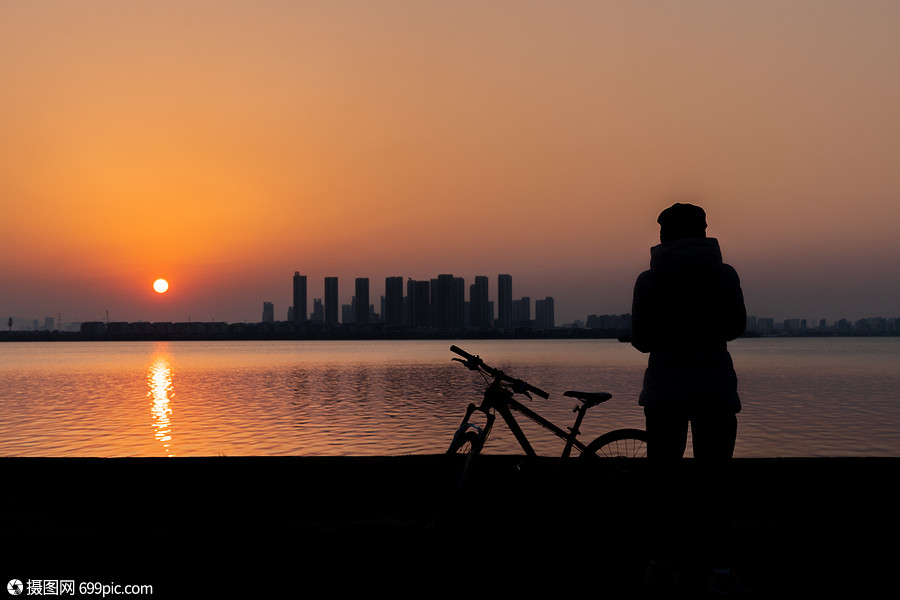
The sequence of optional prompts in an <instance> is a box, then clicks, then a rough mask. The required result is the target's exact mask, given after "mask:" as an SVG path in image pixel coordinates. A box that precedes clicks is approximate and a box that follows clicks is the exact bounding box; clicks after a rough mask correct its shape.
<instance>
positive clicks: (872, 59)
mask: <svg viewBox="0 0 900 600" xmlns="http://www.w3.org/2000/svg"><path fill="white" fill-rule="evenodd" d="M0 82H2V92H0V207H2V210H0V252H2V258H0V311H2V313H3V314H2V317H3V321H4V322H5V320H6V317H7V316H14V317H19V318H23V319H40V320H41V322H43V318H44V317H45V316H53V317H54V318H56V317H57V315H61V316H62V319H63V321H66V322H67V321H75V320H101V319H105V318H106V311H109V318H110V320H116V321H137V320H149V321H183V320H187V319H188V318H191V319H192V320H198V321H200V320H203V321H206V320H224V321H232V322H234V321H258V320H259V319H260V317H261V312H262V303H263V301H271V302H274V303H275V311H276V318H279V319H284V318H285V317H286V314H287V308H288V306H289V305H290V303H291V276H292V275H293V273H294V271H300V272H301V273H303V274H305V275H307V276H308V278H309V290H310V300H309V305H310V307H311V306H312V298H314V297H321V296H322V289H323V279H324V277H326V276H338V277H340V280H341V289H340V292H341V297H342V298H341V300H342V302H344V303H349V301H350V296H351V294H352V293H353V285H352V281H353V279H354V278H356V277H369V278H370V280H371V285H372V292H371V293H372V298H373V299H374V298H377V297H378V296H379V295H380V294H381V293H383V286H384V278H385V277H386V276H393V275H399V276H403V277H405V278H409V277H411V278H414V279H429V278H432V277H436V276H437V275H438V274H440V273H452V274H454V275H457V276H461V277H465V278H466V280H467V284H468V283H471V282H472V280H473V278H474V276H476V275H487V276H489V277H490V281H491V297H492V299H493V298H494V297H495V295H496V278H497V275H498V274H499V273H509V274H511V275H512V277H513V295H514V297H516V298H518V297H521V296H530V297H531V298H532V301H534V300H535V299H538V298H543V297H545V296H553V297H554V298H555V299H556V312H557V315H556V320H557V323H563V322H568V321H571V320H573V319H584V318H585V317H586V316H587V315H588V314H591V313H597V314H604V313H624V312H629V311H630V308H631V293H632V286H633V283H634V279H635V277H636V276H637V274H638V273H639V272H640V271H641V270H642V269H644V268H646V267H647V265H648V262H649V248H650V246H651V245H653V244H655V243H657V242H658V226H657V224H656V216H657V214H658V213H659V211H660V210H662V209H663V208H665V207H666V206H668V205H669V204H671V203H672V202H673V201H675V200H685V199H688V200H691V201H695V202H696V203H698V204H701V205H702V206H704V207H705V208H706V210H707V213H708V222H709V230H708V234H709V235H710V236H713V237H717V238H719V240H720V243H721V246H722V250H723V255H724V258H725V260H726V262H729V263H730V264H732V265H734V266H735V268H737V270H738V272H739V273H740V275H741V278H742V283H743V287H744V293H745V297H746V301H747V308H748V311H749V312H750V313H751V314H754V315H757V316H770V317H774V318H776V319H784V318H789V317H800V318H815V319H819V318H825V319H828V320H829V321H831V320H834V319H838V318H843V317H845V318H849V319H858V318H862V317H869V316H900V266H898V265H900V235H898V234H900V164H898V163H900V2H896V1H895V0H884V1H875V0H856V1H850V0H847V1H835V0H790V1H787V2H785V1H783V0H779V1H766V0H755V1H752V2H751V1H746V2H740V1H736V2H722V1H691V0H679V1H674V0H673V1H670V2H663V1H656V2H641V1H622V2H618V1H610V2H606V1H600V0H584V1H567V0H556V1H554V2H530V1H524V0H521V1H507V2H493V1H489V0H488V1H486V0H479V1H472V2H469V1H458V0H457V1H452V2H449V1H448V2H430V1H421V0H418V1H412V0H411V1H407V2H401V1H374V2H373V1H361V2H342V1H334V2H322V1H316V2H302V1H299V0H297V1H288V0H278V1H276V0H257V1H255V2H249V1H228V0H215V1H212V0H210V1H191V2H185V1H183V0H178V1H160V0H154V1H152V2H151V1H146V2H139V1H133V2H118V1H114V0H108V1H94V0H80V1H78V2H69V1H45V0H38V1H32V2H14V1H6V0H2V1H0ZM158 277H163V278H166V279H168V281H169V283H170V289H169V291H168V292H167V293H166V294H163V295H160V294H156V293H155V292H154V291H153V288H152V283H153V281H154V280H155V279H157V278H158Z"/></svg>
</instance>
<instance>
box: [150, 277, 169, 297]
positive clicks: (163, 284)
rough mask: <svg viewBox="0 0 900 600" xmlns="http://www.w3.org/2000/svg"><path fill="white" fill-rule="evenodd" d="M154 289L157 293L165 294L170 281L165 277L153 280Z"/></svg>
mask: <svg viewBox="0 0 900 600" xmlns="http://www.w3.org/2000/svg"><path fill="white" fill-rule="evenodd" d="M153 289H154V290H156V293H157V294H164V293H166V290H168V289H169V282H168V281H166V280H165V279H157V280H156V281H154V282H153Z"/></svg>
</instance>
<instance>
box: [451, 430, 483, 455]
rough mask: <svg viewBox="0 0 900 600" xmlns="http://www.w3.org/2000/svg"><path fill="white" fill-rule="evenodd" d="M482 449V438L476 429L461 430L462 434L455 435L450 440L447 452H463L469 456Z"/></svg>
mask: <svg viewBox="0 0 900 600" xmlns="http://www.w3.org/2000/svg"><path fill="white" fill-rule="evenodd" d="M480 450H481V439H480V438H479V437H478V432H476V431H466V432H461V434H459V435H456V436H454V437H453V441H452V442H450V448H449V449H448V450H447V454H462V455H464V456H468V455H470V454H477V453H478V452H479V451H480Z"/></svg>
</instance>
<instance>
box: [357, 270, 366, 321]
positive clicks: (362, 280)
mask: <svg viewBox="0 0 900 600" xmlns="http://www.w3.org/2000/svg"><path fill="white" fill-rule="evenodd" d="M354 298H355V300H356V308H355V309H354V311H355V313H356V314H355V315H354V321H355V322H356V323H368V322H369V278H368V277H357V278H356V296H354Z"/></svg>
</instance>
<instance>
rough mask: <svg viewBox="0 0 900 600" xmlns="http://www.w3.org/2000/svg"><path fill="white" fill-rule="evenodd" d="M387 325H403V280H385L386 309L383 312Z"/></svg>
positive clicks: (389, 278) (394, 278)
mask: <svg viewBox="0 0 900 600" xmlns="http://www.w3.org/2000/svg"><path fill="white" fill-rule="evenodd" d="M381 314H382V319H383V320H384V322H385V324H386V325H395V326H396V325H402V324H403V278H402V277H386V278H385V280H384V308H383V309H382V311H381Z"/></svg>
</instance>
